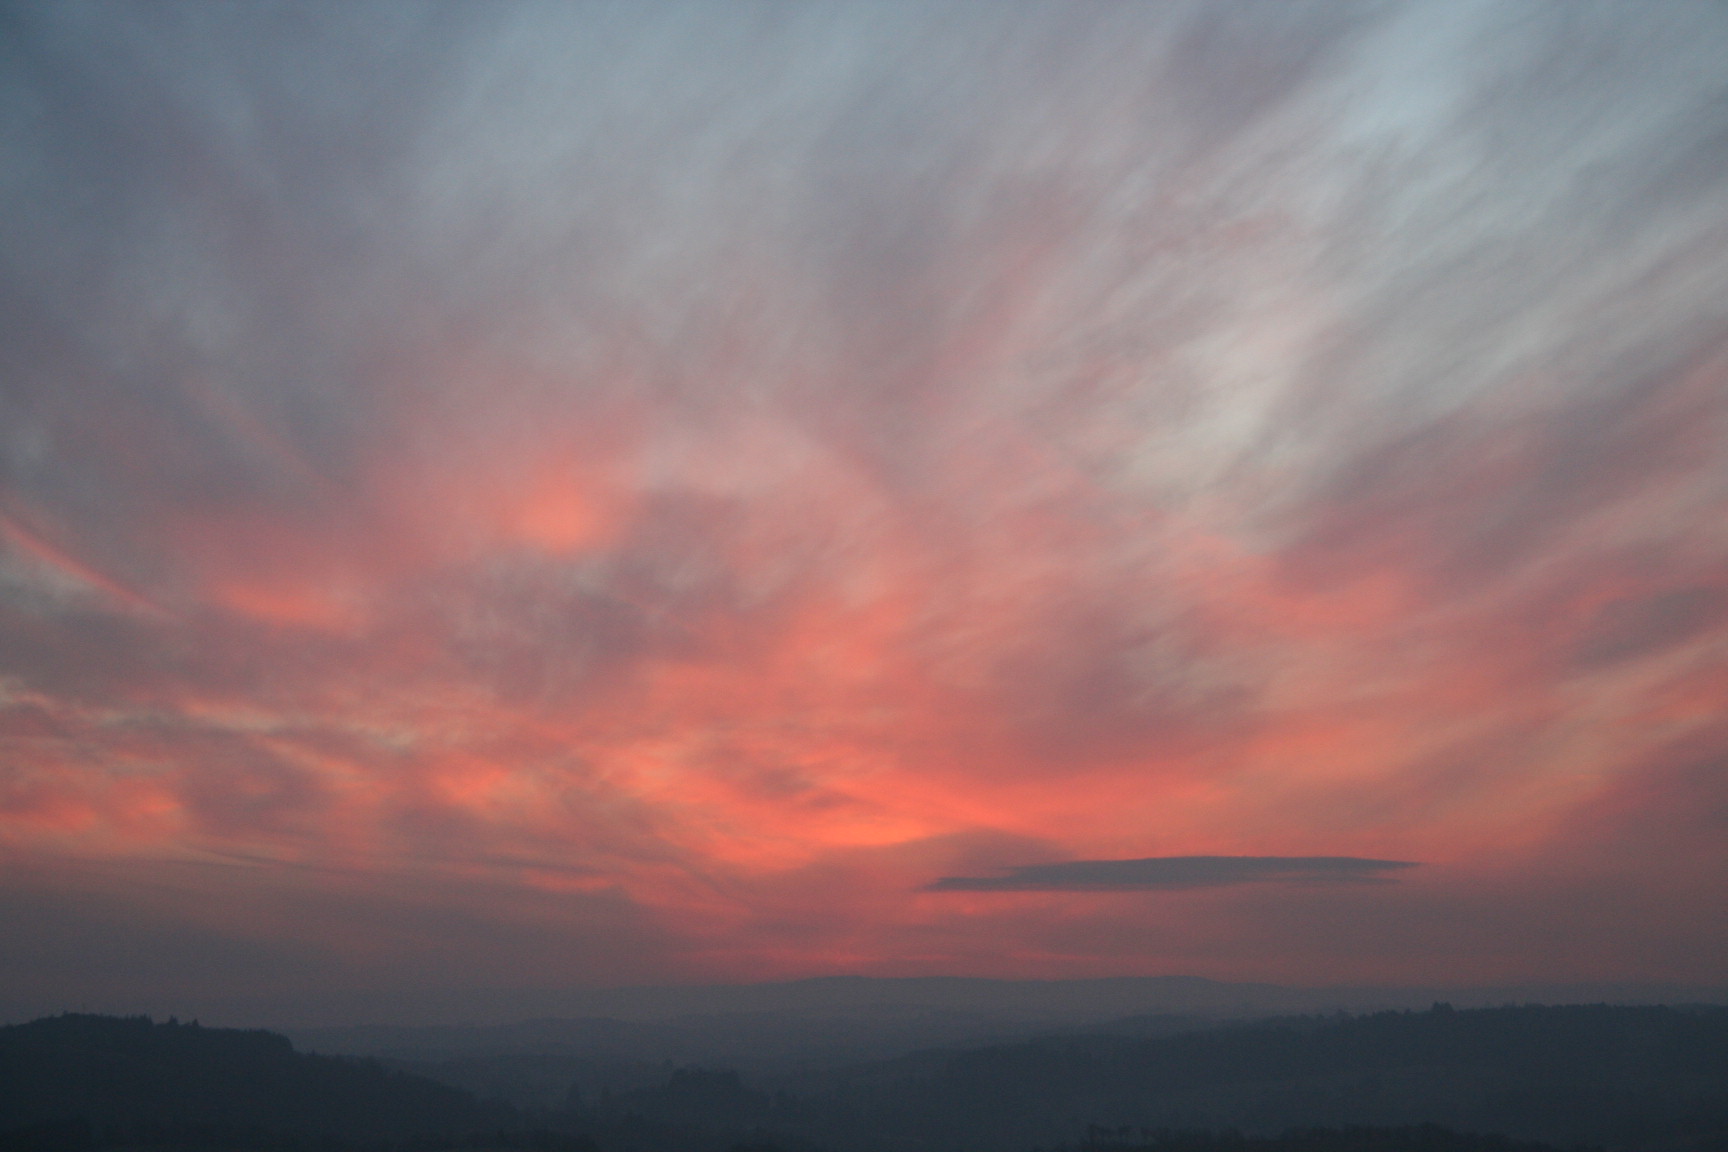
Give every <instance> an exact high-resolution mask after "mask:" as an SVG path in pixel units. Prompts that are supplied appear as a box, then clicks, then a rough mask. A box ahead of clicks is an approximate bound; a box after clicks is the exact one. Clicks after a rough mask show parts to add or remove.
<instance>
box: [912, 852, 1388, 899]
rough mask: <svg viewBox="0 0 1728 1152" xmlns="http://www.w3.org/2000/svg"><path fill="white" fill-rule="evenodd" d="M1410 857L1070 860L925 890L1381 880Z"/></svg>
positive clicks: (946, 881)
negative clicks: (1377, 858)
mask: <svg viewBox="0 0 1728 1152" xmlns="http://www.w3.org/2000/svg"><path fill="white" fill-rule="evenodd" d="M1414 867H1416V864H1415V863H1414V862H1413V861H1409V860H1368V859H1364V858H1362V857H1359V856H1148V857H1146V858H1144V859H1140V860H1069V861H1065V862H1064V863H1061V864H1028V865H1026V866H1024V867H1020V868H1012V869H1009V871H1008V873H1007V875H1005V876H944V877H943V878H942V879H940V880H938V881H936V882H935V883H934V884H930V885H928V886H927V887H926V888H925V889H924V890H925V891H926V892H1141V891H1152V890H1157V889H1170V888H1222V887H1225V886H1228V885H1233V884H1251V883H1255V882H1257V881H1282V882H1285V883H1304V884H1313V883H1322V884H1327V883H1330V884H1336V883H1356V884H1361V883H1383V882H1386V881H1387V880H1389V879H1390V878H1389V877H1388V876H1387V875H1386V873H1389V872H1398V871H1401V870H1402V869H1405V868H1414Z"/></svg>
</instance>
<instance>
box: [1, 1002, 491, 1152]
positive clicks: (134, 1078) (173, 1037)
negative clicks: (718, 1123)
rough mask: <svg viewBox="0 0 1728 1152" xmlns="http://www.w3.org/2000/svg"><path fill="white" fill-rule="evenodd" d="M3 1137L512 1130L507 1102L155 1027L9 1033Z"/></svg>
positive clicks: (296, 1136) (52, 1020) (135, 1021)
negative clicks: (486, 1099) (482, 1098)
mask: <svg viewBox="0 0 1728 1152" xmlns="http://www.w3.org/2000/svg"><path fill="white" fill-rule="evenodd" d="M0 1085H4V1091H0V1133H9V1134H10V1135H9V1136H7V1137H5V1139H7V1140H9V1141H10V1142H11V1143H12V1144H14V1145H15V1146H16V1145H18V1144H20V1142H22V1143H23V1144H25V1145H28V1144H30V1143H31V1142H32V1141H34V1142H36V1143H37V1144H47V1145H54V1144H56V1143H59V1144H70V1145H77V1144H79V1143H92V1142H93V1143H96V1144H104V1143H116V1142H137V1143H170V1144H184V1143H212V1142H214V1143H220V1144H228V1145H234V1144H236V1143H237V1144H239V1145H241V1146H269V1145H273V1144H283V1143H288V1144H292V1143H295V1142H296V1141H305V1140H312V1139H316V1140H321V1141H324V1142H326V1143H329V1142H331V1141H335V1142H338V1143H339V1142H344V1141H380V1140H390V1139H404V1138H408V1137H415V1136H428V1135H433V1134H449V1133H457V1132H467V1131H478V1130H487V1129H496V1128H500V1127H506V1126H511V1125H514V1124H515V1123H516V1120H517V1117H516V1115H515V1112H514V1110H513V1109H511V1108H509V1107H508V1106H507V1105H503V1104H498V1103H488V1102H482V1101H480V1100H478V1099H476V1098H475V1097H474V1096H473V1095H472V1094H470V1093H468V1092H465V1091H463V1090H461V1089H459V1088H454V1087H451V1086H449V1085H446V1084H439V1083H436V1082H434V1081H431V1080H427V1079H424V1078H422V1077H418V1076H412V1075H408V1074H405V1073H402V1072H397V1071H390V1070H387V1069H385V1068H384V1067H383V1066H381V1065H380V1064H378V1063H376V1062H374V1061H368V1060H355V1059H341V1058H336V1057H329V1056H316V1055H310V1054H307V1053H301V1052H296V1051H295V1050H294V1048H293V1046H292V1045H291V1044H290V1043H289V1042H288V1040H287V1038H286V1037H283V1036H278V1035H276V1034H274V1033H270V1032H263V1031H241V1030H237V1029H227V1028H203V1027H200V1026H199V1025H198V1024H196V1023H191V1024H181V1023H178V1022H177V1021H173V1020H170V1021H169V1022H167V1023H162V1024H158V1023H153V1022H152V1021H151V1020H150V1019H149V1018H148V1017H130V1018H128V1017H114V1016H89V1015H63V1016H52V1017H47V1018H45V1019H41V1020H36V1021H32V1022H31V1023H28V1024H16V1025H12V1026H9V1027H5V1028H0Z"/></svg>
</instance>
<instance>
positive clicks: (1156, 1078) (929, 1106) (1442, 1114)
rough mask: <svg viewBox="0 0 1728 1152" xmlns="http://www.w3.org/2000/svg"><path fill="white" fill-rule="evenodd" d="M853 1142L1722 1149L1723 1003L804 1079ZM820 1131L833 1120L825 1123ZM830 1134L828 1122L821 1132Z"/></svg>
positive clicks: (1112, 1046)
mask: <svg viewBox="0 0 1728 1152" xmlns="http://www.w3.org/2000/svg"><path fill="white" fill-rule="evenodd" d="M787 1087H788V1090H789V1091H790V1093H791V1094H792V1095H793V1096H794V1097H796V1098H799V1099H800V1100H801V1102H802V1104H803V1106H804V1107H805V1108H807V1109H808V1112H807V1115H809V1116H810V1117H811V1118H812V1119H813V1120H816V1119H817V1118H818V1117H821V1116H823V1115H824V1113H825V1112H827V1111H828V1110H829V1109H843V1110H845V1111H846V1112H847V1113H848V1114H849V1115H850V1116H851V1117H852V1120H851V1125H850V1126H851V1127H852V1128H853V1130H854V1131H857V1132H860V1133H866V1132H867V1133H868V1134H869V1135H868V1138H866V1139H858V1140H836V1141H835V1143H845V1144H847V1146H848V1147H850V1148H854V1149H860V1150H862V1149H864V1148H865V1147H870V1148H874V1149H882V1148H884V1147H886V1146H888V1145H889V1144H896V1145H898V1146H899V1147H902V1148H907V1149H912V1148H923V1147H933V1146H937V1145H941V1146H944V1147H946V1148H950V1149H977V1150H981V1152H982V1150H992V1152H994V1150H1008V1149H1015V1148H1021V1149H1024V1148H1028V1147H1032V1146H1035V1145H1045V1146H1049V1145H1051V1144H1055V1143H1060V1142H1062V1141H1063V1140H1064V1137H1065V1134H1066V1133H1071V1132H1073V1131H1074V1130H1075V1128H1076V1126H1078V1125H1081V1124H1092V1125H1099V1126H1103V1127H1104V1128H1115V1129H1118V1130H1122V1131H1140V1130H1142V1129H1172V1128H1173V1129H1183V1128H1212V1129H1224V1128H1241V1129H1243V1130H1248V1131H1260V1132H1277V1131H1281V1130H1283V1129H1286V1128H1292V1127H1305V1126H1322V1125H1323V1126H1334V1127H1336V1126H1346V1125H1375V1126H1404V1125H1419V1124H1424V1123H1438V1124H1443V1125H1446V1126H1448V1127H1450V1128H1456V1129H1462V1130H1466V1131H1475V1132H1499V1133H1505V1134H1508V1135H1511V1136H1515V1137H1519V1138H1523V1139H1533V1140H1543V1141H1548V1142H1552V1143H1557V1144H1567V1145H1569V1144H1575V1143H1577V1144H1591V1145H1601V1146H1606V1147H1610V1148H1619V1149H1647V1150H1656V1149H1704V1148H1709V1149H1728V1009H1725V1008H1695V1009H1682V1008H1660V1007H1653V1008H1631V1007H1612V1006H1605V1005H1593V1006H1591V1005H1579V1006H1564V1007H1537V1006H1531V1007H1507V1008H1488V1009H1473V1010H1459V1011H1454V1010H1452V1009H1449V1008H1445V1007H1443V1006H1440V1007H1436V1008H1435V1009H1434V1010H1432V1011H1428V1012H1384V1013H1377V1014H1374V1015H1369V1016H1359V1017H1311V1018H1298V1019H1286V1020H1272V1021H1262V1022H1259V1023H1254V1024H1245V1025H1238V1026H1229V1027H1221V1028H1215V1029H1210V1030H1206V1031H1199V1032H1193V1033H1188V1034H1184V1035H1179V1036H1164V1037H1154V1038H1134V1037H1130V1036H1111V1035H1085V1036H1063V1037H1051V1038H1048V1039H1043V1040H1035V1041H1028V1042H1024V1043H1018V1044H1006V1045H996V1046H992V1047H988V1048H979V1049H974V1050H972V1051H967V1052H958V1053H950V1054H946V1055H937V1054H930V1055H925V1056H923V1057H919V1058H908V1059H906V1060H902V1061H891V1062H885V1063H881V1064H877V1065H874V1066H871V1067H860V1068H855V1069H851V1070H847V1071H844V1072H832V1073H825V1074H819V1075H812V1076H808V1077H806V1078H804V1079H803V1081H802V1082H801V1083H797V1084H790V1085H788V1086H787ZM830 1131H832V1129H830ZM835 1135H838V1133H835Z"/></svg>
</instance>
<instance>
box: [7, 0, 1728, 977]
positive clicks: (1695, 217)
mask: <svg viewBox="0 0 1728 1152" xmlns="http://www.w3.org/2000/svg"><path fill="white" fill-rule="evenodd" d="M840 973H857V974H867V975H936V974H949V975H981V976H1001V977H1041V978H1042V977H1080V976H1103V975H1154V974H1165V973H1183V974H1192V975H1200V976H1208V977H1213V978H1217V979H1252V980H1269V981H1277V982H1283V983H1292V984H1327V983H1338V982H1357V983H1396V982H1406V983H1409V982H1451V983H1457V984H1468V983H1473V982H1474V983H1487V982H1497V981H1500V982H1504V981H1529V980H1551V981H1572V980H1670V981H1680V982H1691V983H1694V984H1698V983H1703V984H1718V985H1724V984H1728V9H1725V8H1724V7H1723V6H1722V5H1720V4H1717V3H1709V2H1705V0H1698V2H1696V3H1694V2H1691V0H1671V2H1665V3H1648V2H1641V0H1638V2H1627V3H1622V4H1615V3H1606V4H1594V3H1564V2H1558V0H1556V2H1526V0H1497V2H1491V3H1470V2H1465V0H1433V2H1428V3H1423V2H1415V3H1352V2H1349V0H1326V2H1323V3H1315V4H1304V3H1300V2H1296V0H1291V2H1288V3H1244V4H1234V3H1228V2H1202V3H1195V4H1186V3H1146V4H1131V3H1093V2H1088V0H1076V2H1072V3H1006V2H1004V3H940V2H925V3H910V4H904V5H895V4H891V3H886V2H882V0H869V2H862V0H861V2H859V3H853V4H819V3H814V2H809V3H806V2H797V3H786V4H754V3H746V2H735V3H734V2H728V3H708V4H696V5H683V4H672V3H640V2H638V3H626V4H618V5H603V4H574V3H550V4H545V5H536V4H518V3H487V4H482V3H458V4H449V5H417V4H409V3H397V2H388V3H376V4H364V3H351V2H332V3H282V4H266V3H239V2H236V3H225V4H217V3H183V4H176V3H169V2H163V3H158V2H148V3H146V2H138V3H108V4H78V3H55V4H41V3H28V2H26V3H20V4H16V5H13V6H10V7H7V8H6V9H5V10H4V12H3V13H0V982H3V983H4V984H5V985H6V987H7V988H8V989H9V990H10V991H11V992H12V993H14V994H17V995H24V996H30V997H35V998H36V999H37V1000H38V1001H40V1002H42V1003H44V1004H48V1005H50V1006H52V1005H53V1004H55V1003H60V1002H64V1004H65V1005H66V1006H74V1005H75V1004H76V1003H81V1002H91V1001H101V1002H104V1003H107V1002H109V1001H111V1000H114V999H115V998H117V997H118V998H122V999H123V998H126V997H131V998H133V1000H134V1001H136V1002H138V1003H140V1004H143V1003H144V1001H146V1000H148V999H149V998H150V997H151V996H157V997H158V998H162V997H172V996H173V995H178V994H181V993H183V992H184V991H185V990H187V989H190V988H197V989H200V990H202V991H206V992H211V993H220V994H224V995H234V996H243V995H250V994H278V993H291V992H293V991H294V990H297V989H311V988H319V987H339V988H346V989H354V990H364V989H370V988H379V987H385V986H389V987H394V988H403V987H408V988H421V989H441V988H452V989H454V988H471V987H487V988H546V987H602V986H612V985H628V984H649V983H681V982H684V983H687V982H727V981H762V980H775V979H787V978H794V977H803V976H813V975H824V974H840Z"/></svg>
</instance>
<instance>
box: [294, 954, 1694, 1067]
mask: <svg viewBox="0 0 1728 1152" xmlns="http://www.w3.org/2000/svg"><path fill="white" fill-rule="evenodd" d="M546 995H547V997H548V998H549V999H551V1000H555V1002H556V1004H558V1005H560V1006H562V1009H563V1011H562V1013H561V1014H560V1013H548V1014H545V1015H541V1016H538V1017H534V1018H518V1019H516V1020H513V1021H510V1022H507V1023H500V1022H493V1023H470V1024H448V1023H446V1024H420V1025H414V1024H390V1023H369V1024H366V1023H359V1024H352V1025H345V1026H334V1027H302V1028H292V1027H291V1028H287V1029H285V1031H287V1032H288V1034H289V1035H291V1036H292V1037H293V1038H294V1040H295V1042H296V1043H297V1044H299V1045H300V1046H301V1047H303V1048H306V1049H309V1050H312V1051H317V1052H327V1053H341V1054H350V1055H381V1056H392V1057H397V1058H405V1059H416V1060H426V1059H435V1060H451V1059H458V1058H462V1057H467V1056H474V1055H498V1054H504V1053H557V1052H562V1053H566V1054H572V1053H583V1054H604V1055H605V1056H606V1057H607V1058H609V1059H613V1060H620V1061H626V1060H640V1061H649V1062H657V1061H664V1060H671V1061H674V1062H680V1063H704V1064H716V1063H718V1064H726V1065H729V1066H734V1067H761V1068H767V1067H776V1066H786V1065H792V1064H798V1063H808V1062H812V1061H814V1062H829V1063H832V1062H836V1061H841V1062H844V1061H847V1060H861V1059H872V1058H877V1057H886V1056H890V1055H895V1054H897V1053H900V1052H907V1051H911V1050H913V1049H917V1048H931V1047H943V1046H952V1045H977V1044H985V1043H992V1042H1005V1041H1010V1040H1016V1039H1025V1038H1028V1037H1030V1036H1034V1035H1039V1034H1042V1033H1046V1032H1049V1031H1052V1030H1070V1029H1095V1028H1110V1027H1116V1026H1120V1025H1121V1024H1122V1022H1124V1021H1127V1020H1130V1019H1135V1020H1138V1021H1139V1024H1138V1025H1137V1028H1138V1030H1141V1031H1145V1032H1148V1033H1153V1034H1159V1033H1167V1032H1170V1031H1175V1030H1180V1029H1181V1028H1197V1027H1203V1026H1207V1025H1210V1024H1213V1023H1219V1022H1225V1021H1231V1020H1246V1019H1256V1018H1266V1017H1271V1016H1286V1015H1297V1014H1304V1013H1326V1012H1334V1011H1350V1012H1357V1013H1360V1012H1369V1011H1378V1010H1384V1009H1407V1008H1426V1007H1428V1006H1429V1005H1430V1004H1433V1003H1435V1002H1437V1001H1445V1002H1447V1003H1451V1004H1453V1005H1456V1006H1458V1007H1487V1006H1494V1005H1500V1004H1521V1003H1622V1004H1640V1003H1642V1004H1653V1003H1668V1004H1674V1003H1728V989H1716V988H1696V987H1681V986H1676V985H1657V984H1642V985H1640V984H1593V985H1556V986H1505V987H1488V988H1473V989H1472V988H1467V989H1446V988H1349V987H1338V988H1287V987H1282V986H1280V985H1275V984H1254V983H1226V982H1221V981H1215V980H1207V979H1204V978H1201V977H1196V976H1154V977H1111V978H1101V979H1094V980H991V979H983V978H972V977H916V978H876V977H864V976H831V977H819V978H814V979H809V980H797V981H788V982H781V983H768V984H744V985H693V986H674V987H642V988H620V989H606V990H595V991H582V992H567V993H560V994H557V995H556V996H555V997H554V996H553V994H550V993H549V994H546ZM425 1007H428V1008H430V1007H431V1006H430V1005H427V1006H425ZM501 1008H502V1005H501V1004H499V1003H498V1002H496V1001H490V1002H482V1003H481V1004H479V1005H476V1006H475V1007H474V1008H473V1010H472V1012H473V1017H480V1018H481V1019H484V1016H485V1015H496V1014H497V1013H498V1012H499V1011H500V1009H501ZM374 1011H377V1009H376V1007H374ZM471 1018H472V1017H471Z"/></svg>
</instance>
